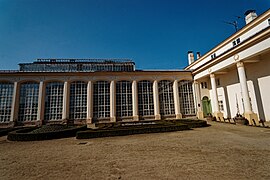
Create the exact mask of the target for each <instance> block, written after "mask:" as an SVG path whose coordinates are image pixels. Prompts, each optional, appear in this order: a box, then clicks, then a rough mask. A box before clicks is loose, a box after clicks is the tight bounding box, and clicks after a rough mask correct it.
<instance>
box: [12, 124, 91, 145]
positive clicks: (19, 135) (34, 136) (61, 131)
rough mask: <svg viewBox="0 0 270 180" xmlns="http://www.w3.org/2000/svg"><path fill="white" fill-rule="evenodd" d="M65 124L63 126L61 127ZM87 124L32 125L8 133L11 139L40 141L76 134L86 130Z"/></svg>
mask: <svg viewBox="0 0 270 180" xmlns="http://www.w3.org/2000/svg"><path fill="white" fill-rule="evenodd" d="M60 126H63V127H60ZM86 129H87V128H86V125H84V126H79V127H65V126H64V125H47V126H43V127H40V128H37V127H32V128H26V129H20V130H16V131H12V132H10V133H8V137H7V139H8V140H10V141H40V140H49V139H60V138H67V137H74V136H76V132H77V131H81V130H86Z"/></svg>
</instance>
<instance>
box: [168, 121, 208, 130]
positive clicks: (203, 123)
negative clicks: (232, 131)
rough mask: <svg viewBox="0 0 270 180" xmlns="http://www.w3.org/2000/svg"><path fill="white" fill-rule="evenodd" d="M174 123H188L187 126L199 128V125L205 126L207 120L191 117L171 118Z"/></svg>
mask: <svg viewBox="0 0 270 180" xmlns="http://www.w3.org/2000/svg"><path fill="white" fill-rule="evenodd" d="M172 121H175V123H182V124H186V125H188V127H189V128H200V127H207V126H208V124H207V121H204V120H193V119H178V120H172Z"/></svg>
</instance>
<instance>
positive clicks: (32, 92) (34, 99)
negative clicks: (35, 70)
mask: <svg viewBox="0 0 270 180" xmlns="http://www.w3.org/2000/svg"><path fill="white" fill-rule="evenodd" d="M38 91H39V84H38V83H35V82H26V83H23V84H21V88H20V104H19V116H18V121H35V120H37V111H38Z"/></svg>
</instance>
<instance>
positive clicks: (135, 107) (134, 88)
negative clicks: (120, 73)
mask: <svg viewBox="0 0 270 180" xmlns="http://www.w3.org/2000/svg"><path fill="white" fill-rule="evenodd" d="M132 109H133V120H134V121H139V115H138V92H137V81H136V80H133V82H132Z"/></svg>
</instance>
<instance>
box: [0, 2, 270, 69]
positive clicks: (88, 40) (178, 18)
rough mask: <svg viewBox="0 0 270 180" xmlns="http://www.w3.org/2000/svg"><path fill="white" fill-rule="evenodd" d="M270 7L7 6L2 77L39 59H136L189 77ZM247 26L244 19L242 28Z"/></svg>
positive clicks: (0, 13)
mask: <svg viewBox="0 0 270 180" xmlns="http://www.w3.org/2000/svg"><path fill="white" fill-rule="evenodd" d="M269 8H270V1H268V0H205V1H199V0H189V1H184V0H0V63H1V64H0V69H18V64H19V63H22V62H32V61H33V60H35V59H37V58H130V59H132V60H133V61H135V63H136V68H137V69H182V68H184V67H185V66H187V51H189V50H193V51H194V52H197V51H200V52H201V54H205V53H206V52H207V51H209V50H210V49H211V48H213V47H214V46H215V45H217V44H218V43H220V42H221V41H223V40H224V39H225V38H227V37H229V36H230V35H231V34H233V33H234V31H235V30H234V27H233V26H230V25H227V24H225V23H223V21H234V20H236V19H237V18H236V17H235V16H242V17H244V15H243V14H244V12H245V11H246V10H248V9H255V10H256V12H257V14H258V15H259V14H261V13H263V12H264V11H266V10H267V9H269ZM238 23H239V26H240V27H242V26H243V25H244V19H239V20H238Z"/></svg>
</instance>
